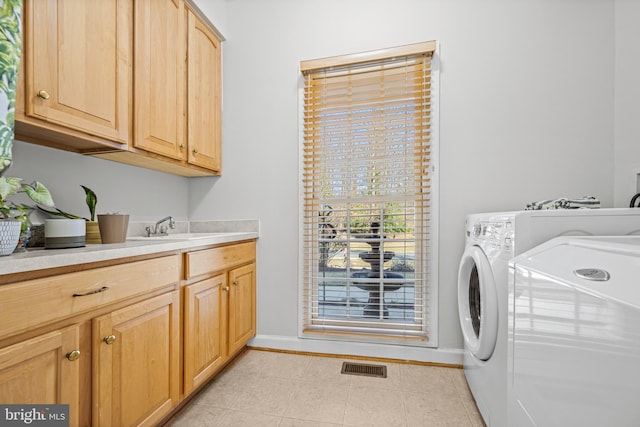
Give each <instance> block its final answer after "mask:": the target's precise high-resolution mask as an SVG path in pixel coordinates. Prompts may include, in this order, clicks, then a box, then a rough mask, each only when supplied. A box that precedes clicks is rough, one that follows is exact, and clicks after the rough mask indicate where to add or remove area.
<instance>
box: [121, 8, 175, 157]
mask: <svg viewBox="0 0 640 427" xmlns="http://www.w3.org/2000/svg"><path fill="white" fill-rule="evenodd" d="M134 4H135V10H134V17H135V18H134V21H135V25H134V28H135V44H134V56H135V67H134V81H135V83H134V87H135V93H134V100H135V108H134V111H135V113H134V135H135V137H134V146H135V147H137V148H142V149H144V150H146V151H151V152H153V153H157V154H161V155H163V156H167V157H171V158H174V159H184V157H185V151H186V147H185V144H186V126H185V121H186V118H185V114H186V111H185V99H186V90H187V86H186V67H185V61H186V45H187V40H186V31H185V25H186V23H185V21H186V15H185V8H184V3H183V2H182V0H136V1H135V2H134Z"/></svg>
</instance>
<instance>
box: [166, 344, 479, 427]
mask: <svg viewBox="0 0 640 427" xmlns="http://www.w3.org/2000/svg"><path fill="white" fill-rule="evenodd" d="M345 360H348V359H340V358H332V357H319V356H307V355H296V354H287V353H276V352H270V351H261V350H248V351H247V352H245V353H244V354H243V355H241V356H240V358H239V359H238V360H237V361H235V362H234V363H233V365H231V367H230V368H228V369H227V370H225V371H224V372H223V373H222V374H220V375H219V376H218V377H217V378H216V379H215V380H214V381H213V382H212V383H210V384H209V385H208V386H207V387H206V388H205V389H204V390H202V391H201V392H200V393H199V394H198V395H197V396H196V397H195V398H194V399H193V400H192V401H191V403H190V404H189V405H188V406H187V407H185V409H184V410H183V411H182V412H180V414H179V415H178V416H177V417H176V418H175V419H174V420H173V422H172V423H171V424H169V425H171V426H172V427H180V426H185V427H195V426H233V427H236V426H240V427H244V426H247V427H254V426H255V427H268V426H279V427H293V426H296V427H323V426H326V427H330V426H354V427H355V426H381V427H392V426H407V427H411V426H415V427H427V426H455V427H467V426H468V427H482V426H484V423H483V422H482V418H481V416H480V414H479V413H478V409H477V408H476V405H475V402H474V401H473V397H472V396H471V393H470V391H469V388H468V387H467V383H466V382H465V379H464V372H463V370H462V369H454V368H442V367H434V366H421V365H410V364H398V363H386V362H377V361H374V362H371V361H362V360H358V361H356V362H361V363H371V364H382V365H386V366H387V378H372V377H364V376H357V375H346V374H341V373H340V370H341V368H342V362H343V361H345Z"/></svg>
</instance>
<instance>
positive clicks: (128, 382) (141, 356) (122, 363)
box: [93, 291, 180, 427]
mask: <svg viewBox="0 0 640 427" xmlns="http://www.w3.org/2000/svg"><path fill="white" fill-rule="evenodd" d="M179 307H180V296H179V291H174V292H170V293H167V294H163V295H160V296H157V297H154V298H151V299H148V300H146V301H142V302H139V303H137V304H133V305H131V306H128V307H125V308H123V309H120V310H117V311H114V312H111V313H109V314H106V315H104V316H101V317H98V318H96V319H94V320H93V353H94V359H93V374H94V375H93V425H95V426H122V427H126V426H136V425H144V426H147V425H155V424H156V423H157V422H158V421H159V420H160V419H161V418H162V417H163V416H164V415H166V414H167V413H169V412H170V411H171V409H172V408H173V407H174V406H175V405H176V404H177V402H178V399H179V381H180V376H179V375H180V372H179V357H180V355H179V349H180V342H179V341H180V339H179V334H180V318H179V315H180V309H179Z"/></svg>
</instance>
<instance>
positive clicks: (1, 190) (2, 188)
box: [0, 176, 22, 201]
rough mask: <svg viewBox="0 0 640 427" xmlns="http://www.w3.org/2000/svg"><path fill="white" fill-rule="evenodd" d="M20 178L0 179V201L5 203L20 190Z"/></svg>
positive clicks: (3, 177)
mask: <svg viewBox="0 0 640 427" xmlns="http://www.w3.org/2000/svg"><path fill="white" fill-rule="evenodd" d="M20 181H22V179H20V178H10V177H6V176H1V177H0V201H6V200H7V197H9V196H13V195H14V194H16V193H17V192H18V189H20Z"/></svg>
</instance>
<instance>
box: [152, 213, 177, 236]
mask: <svg viewBox="0 0 640 427" xmlns="http://www.w3.org/2000/svg"><path fill="white" fill-rule="evenodd" d="M167 221H169V228H170V229H172V230H173V229H174V228H176V222H175V221H174V220H173V217H171V216H168V217H165V218H162V219H161V220H160V221H158V222H156V224H155V225H153V226H151V225H149V226H147V228H145V230H146V231H147V237H151V236H167V235H168V233H167V227H165V226H163V225H162V224H163V223H165V222H167Z"/></svg>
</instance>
